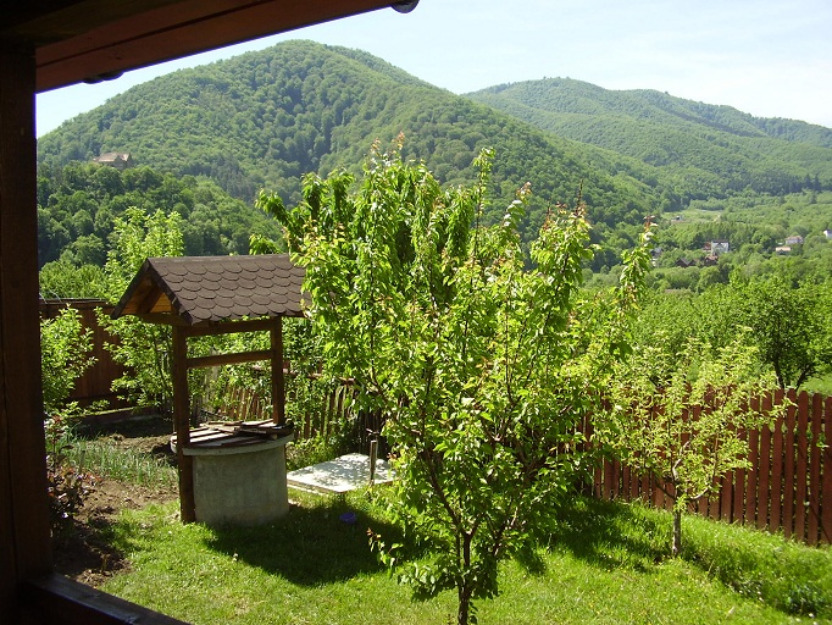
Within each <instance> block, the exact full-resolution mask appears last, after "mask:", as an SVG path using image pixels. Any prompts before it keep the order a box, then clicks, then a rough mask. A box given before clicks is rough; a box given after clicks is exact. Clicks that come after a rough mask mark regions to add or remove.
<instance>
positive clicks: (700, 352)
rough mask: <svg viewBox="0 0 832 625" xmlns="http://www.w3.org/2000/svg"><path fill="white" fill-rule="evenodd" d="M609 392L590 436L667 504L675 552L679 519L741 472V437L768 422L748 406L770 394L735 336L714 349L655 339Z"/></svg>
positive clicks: (751, 350) (750, 350) (769, 381)
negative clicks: (649, 479)
mask: <svg viewBox="0 0 832 625" xmlns="http://www.w3.org/2000/svg"><path fill="white" fill-rule="evenodd" d="M615 380H616V384H614V385H613V386H612V387H611V390H612V394H611V405H612V407H611V409H610V410H609V411H607V412H605V413H601V416H600V418H599V419H597V420H596V435H597V436H598V438H599V440H601V441H603V442H605V443H607V444H608V445H609V446H610V447H611V448H612V449H613V451H614V452H615V454H616V455H617V456H618V457H619V458H620V459H621V461H622V462H624V463H626V464H628V465H629V466H631V467H632V468H634V469H636V470H639V471H642V472H643V473H651V474H652V475H653V476H654V477H655V479H656V484H657V485H658V486H659V487H660V488H662V489H663V490H664V492H665V494H667V495H668V496H669V497H670V498H671V499H672V500H673V538H672V553H673V555H674V556H675V555H678V554H679V553H680V552H681V549H682V513H683V512H684V511H685V510H687V508H688V504H690V503H692V502H695V501H698V500H699V499H700V498H702V497H705V496H706V495H708V494H709V493H710V492H712V491H713V489H714V488H715V487H717V480H718V479H719V478H720V477H722V476H724V475H725V474H727V473H728V472H729V471H733V470H735V469H739V468H747V467H748V458H747V453H748V441H747V440H746V438H745V433H746V432H747V431H749V430H754V429H759V428H760V427H762V426H764V425H767V424H769V423H770V422H771V420H772V416H771V415H770V414H766V413H765V412H763V411H762V410H761V409H760V405H761V404H760V402H759V401H757V402H754V401H752V398H754V397H757V398H759V397H760V396H761V395H763V394H764V393H765V392H767V391H768V390H770V389H772V388H774V378H773V376H770V375H769V376H765V375H762V374H761V373H760V364H759V359H758V357H757V354H756V348H755V347H754V346H753V345H751V344H750V341H749V338H748V337H747V336H745V335H740V336H739V337H738V338H736V339H735V340H734V341H733V342H731V343H730V344H728V345H726V346H724V347H722V348H719V349H714V348H712V347H711V346H710V344H709V343H707V342H704V341H701V340H699V339H697V338H691V339H690V340H689V341H688V342H687V344H686V345H684V347H683V348H682V349H681V350H679V351H675V350H671V349H667V348H666V343H665V342H664V337H663V336H662V335H661V334H660V333H659V334H657V335H656V336H655V340H654V343H653V345H643V346H642V347H641V348H640V349H638V350H636V351H634V352H633V354H632V355H631V357H630V358H629V359H628V360H627V361H626V363H624V364H623V365H622V366H621V368H620V370H619V373H618V375H616V376H615Z"/></svg>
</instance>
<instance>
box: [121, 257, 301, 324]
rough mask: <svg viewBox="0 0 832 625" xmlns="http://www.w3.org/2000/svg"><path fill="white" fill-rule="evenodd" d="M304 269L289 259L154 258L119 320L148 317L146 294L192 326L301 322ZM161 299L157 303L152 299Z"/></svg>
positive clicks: (130, 290)
mask: <svg viewBox="0 0 832 625" xmlns="http://www.w3.org/2000/svg"><path fill="white" fill-rule="evenodd" d="M304 275H305V272H304V269H303V267H297V266H295V265H293V264H292V262H291V261H290V260H289V256H288V255H287V254H264V255H259V256H182V257H176V258H148V259H147V260H146V261H145V263H144V265H142V268H141V269H140V270H139V272H138V274H136V277H135V278H133V281H132V282H131V283H130V286H129V287H128V288H127V290H126V291H125V293H124V295H123V296H122V298H121V300H120V301H119V303H118V305H117V306H116V308H115V310H114V311H113V317H114V318H117V317H120V316H122V315H142V314H145V313H148V312H151V311H150V310H143V304H142V303H143V302H146V301H148V298H147V296H146V295H143V296H142V297H139V294H146V293H148V292H150V291H158V292H159V294H160V295H162V294H163V295H164V296H165V297H166V298H167V300H168V301H169V302H170V307H171V314H172V315H175V316H178V317H179V318H180V319H181V320H183V321H185V322H186V323H188V324H190V325H195V324H198V323H203V322H213V321H223V320H226V319H240V318H242V317H264V316H268V317H278V316H286V317H298V316H301V315H302V314H303V309H302V307H301V296H302V292H301V289H302V284H303V278H304ZM150 299H156V298H150Z"/></svg>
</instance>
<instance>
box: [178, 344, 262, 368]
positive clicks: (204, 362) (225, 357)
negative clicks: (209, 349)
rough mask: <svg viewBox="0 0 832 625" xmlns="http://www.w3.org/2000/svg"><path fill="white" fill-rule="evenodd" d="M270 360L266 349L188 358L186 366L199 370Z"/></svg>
mask: <svg viewBox="0 0 832 625" xmlns="http://www.w3.org/2000/svg"><path fill="white" fill-rule="evenodd" d="M270 358H271V352H270V351H269V350H268V349H261V350H255V351H250V352H238V353H236V354H212V355H210V356H199V357H197V358H188V360H187V366H188V368H189V369H199V368H205V367H217V366H219V365H236V364H240V363H244V362H257V361H259V360H269V359H270Z"/></svg>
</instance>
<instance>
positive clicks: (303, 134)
mask: <svg viewBox="0 0 832 625" xmlns="http://www.w3.org/2000/svg"><path fill="white" fill-rule="evenodd" d="M399 133H404V134H405V136H406V137H407V140H406V143H405V148H404V156H405V157H406V158H415V159H424V160H425V161H426V163H427V165H428V167H429V168H430V169H431V171H432V172H433V173H434V175H436V177H437V179H439V180H440V181H442V182H443V183H445V184H458V183H460V182H461V181H463V180H465V179H466V178H468V177H470V175H471V174H472V173H473V170H472V168H471V162H472V160H473V158H474V156H475V155H476V154H477V153H478V152H479V150H481V149H482V148H484V147H493V148H495V150H496V153H497V157H496V162H495V166H494V175H493V189H494V198H495V203H496V202H497V201H498V200H499V201H501V202H504V201H510V200H511V199H512V198H513V197H514V193H515V191H516V190H517V188H518V187H519V186H520V185H522V184H524V183H525V182H531V184H532V188H533V189H534V191H535V197H536V198H537V199H536V200H535V202H537V204H536V205H533V206H532V207H531V217H530V220H531V222H533V223H534V225H535V227H536V226H537V225H539V224H540V223H541V222H542V218H543V214H544V213H545V209H546V206H547V205H548V203H549V202H554V201H563V200H568V199H570V198H574V197H575V195H576V194H577V192H578V189H579V188H581V187H583V197H584V200H585V201H586V202H587V203H588V204H589V206H590V211H591V212H590V217H591V218H592V219H594V220H596V221H602V222H607V223H609V224H611V225H612V224H616V223H621V222H622V221H626V222H632V223H636V222H638V223H640V222H641V220H642V219H643V217H644V215H645V214H647V213H649V212H650V211H653V210H654V209H655V206H656V199H655V198H656V193H655V192H654V190H653V189H652V188H650V186H649V185H648V184H645V183H644V182H641V180H644V179H645V178H647V177H649V176H646V175H644V174H643V172H642V171H637V170H639V169H641V170H643V169H645V168H644V167H643V166H642V165H641V164H639V163H637V162H636V161H634V160H632V159H623V158H620V157H617V156H616V155H614V154H612V153H609V154H606V155H605V156H604V159H605V161H607V162H609V165H608V166H606V167H605V168H600V169H599V168H598V167H595V166H594V165H593V164H592V163H591V162H590V157H591V155H592V154H594V152H593V151H591V150H588V148H587V147H585V146H581V145H579V144H576V143H574V142H572V141H569V140H564V139H561V138H559V137H555V136H552V135H547V134H546V133H543V132H541V131H539V130H538V129H535V128H533V127H532V126H530V125H528V124H525V123H523V122H521V121H518V120H515V119H513V118H511V117H509V116H507V115H505V114H502V113H500V112H497V111H495V110H493V109H490V108H487V107H484V106H481V105H478V104H475V103H473V102H471V101H469V100H467V99H465V98H461V97H459V96H455V95H454V94H452V93H449V92H447V91H445V90H442V89H439V88H436V87H432V86H430V85H427V84H425V83H423V82H421V81H418V80H416V79H415V78H413V77H411V76H409V75H407V74H405V73H404V72H402V71H401V70H398V69H396V68H394V67H392V66H390V65H388V64H386V63H385V62H383V61H381V60H380V59H375V58H374V57H371V56H370V55H368V54H366V53H363V52H356V51H350V50H344V49H342V48H332V47H327V46H323V45H320V44H315V43H310V42H289V43H285V44H281V45H278V46H275V47H273V48H271V49H268V50H264V51H260V52H252V53H249V54H245V55H242V56H239V57H236V58H233V59H230V60H228V61H223V62H218V63H215V64H213V65H209V66H205V67H199V68H195V69H189V70H181V71H178V72H175V73H173V74H171V75H168V76H163V77H161V78H158V79H156V80H154V81H151V82H149V83H146V84H143V85H140V86H138V87H135V88H133V89H131V90H130V91H128V92H126V93H124V94H122V95H120V96H118V97H115V98H113V99H112V100H110V101H109V102H108V103H107V104H105V105H103V106H102V107H100V108H98V109H96V110H94V111H92V112H90V113H87V114H85V115H81V116H79V117H78V118H76V119H74V120H72V121H70V122H67V123H66V124H64V125H63V126H62V127H61V128H59V129H58V130H56V131H54V132H52V133H50V134H49V135H47V136H45V137H43V138H42V139H41V141H40V145H39V158H40V162H41V164H42V166H48V165H53V166H57V165H61V164H64V163H66V162H68V161H70V160H89V159H91V158H93V157H94V156H96V155H98V154H99V153H102V152H106V151H119V152H129V153H130V154H131V155H132V157H133V158H134V159H135V160H136V162H138V163H140V164H144V165H149V166H152V167H153V168H154V169H156V170H158V171H161V172H166V173H173V174H176V175H205V176H209V177H211V178H213V179H215V180H216V181H217V182H218V184H220V185H221V186H222V187H223V188H224V189H225V190H226V191H228V192H229V193H231V194H232V195H234V196H235V197H238V198H241V199H243V200H244V201H247V202H251V201H253V199H254V197H255V194H256V192H257V191H258V190H259V189H260V188H267V189H269V190H273V191H276V192H278V193H279V194H280V195H281V196H282V197H283V198H284V200H285V201H286V202H287V204H289V205H292V204H295V203H297V201H299V199H300V180H301V176H302V175H304V174H306V173H308V172H315V173H319V174H322V175H326V174H327V173H329V172H330V171H332V170H333V169H334V168H336V167H338V166H344V167H347V168H348V169H350V170H351V171H353V172H354V173H356V174H358V173H360V172H359V171H358V167H359V163H361V162H362V160H363V158H364V156H365V155H366V154H367V152H368V151H369V149H370V146H371V145H372V143H373V141H374V140H376V139H380V140H382V141H383V142H389V141H391V140H392V139H393V138H394V137H396V136H397V135H398V134H399ZM592 158H594V157H592ZM521 172H522V174H521ZM652 184H655V181H654V182H653V183H652ZM493 217H494V218H495V219H496V218H499V216H498V215H494V216H493Z"/></svg>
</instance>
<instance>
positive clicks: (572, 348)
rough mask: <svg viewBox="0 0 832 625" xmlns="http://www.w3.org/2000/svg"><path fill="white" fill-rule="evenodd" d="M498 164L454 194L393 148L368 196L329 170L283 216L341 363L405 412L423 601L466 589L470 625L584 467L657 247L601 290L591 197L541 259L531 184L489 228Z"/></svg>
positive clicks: (396, 443) (400, 508)
mask: <svg viewBox="0 0 832 625" xmlns="http://www.w3.org/2000/svg"><path fill="white" fill-rule="evenodd" d="M492 158H493V154H492V153H491V152H489V151H485V152H483V154H482V155H481V156H480V157H479V158H478V159H477V161H476V163H475V164H476V166H477V167H478V169H479V171H480V174H479V179H478V181H477V183H476V184H474V185H472V186H460V187H456V188H449V189H445V190H443V189H442V188H441V186H440V185H439V183H438V182H437V181H436V179H435V178H434V177H433V176H432V175H431V174H430V172H429V171H428V170H427V168H426V166H425V165H424V164H423V163H420V164H413V163H410V162H405V161H404V160H403V159H402V157H401V143H399V145H398V146H397V149H396V150H394V151H392V152H390V153H382V152H380V150H379V149H378V147H377V146H376V147H375V148H374V150H373V153H372V155H371V158H370V160H369V161H368V163H367V165H366V168H365V175H364V178H363V180H362V181H361V183H360V186H359V188H358V190H357V191H356V192H355V193H354V194H352V195H348V194H346V193H345V189H346V186H347V185H348V182H349V177H348V176H345V175H344V174H337V173H336V174H334V175H333V176H331V177H330V178H328V179H326V180H322V179H320V178H318V177H315V176H311V177H308V178H306V179H305V181H304V193H305V198H304V202H303V203H302V204H301V206H299V207H298V208H297V209H295V210H293V211H291V212H286V211H285V210H281V207H280V206H277V207H276V208H273V209H272V212H273V213H274V214H275V216H276V217H278V219H280V220H281V221H282V222H283V223H284V225H285V227H286V229H287V233H288V241H289V244H290V248H291V249H292V251H293V252H294V253H295V258H296V260H297V262H299V263H300V264H302V265H303V266H305V267H306V284H305V287H306V289H307V290H308V292H309V293H310V296H311V300H312V304H311V315H312V318H313V320H314V322H315V323H316V324H318V332H319V334H320V337H321V342H322V349H323V358H324V363H325V365H324V366H325V369H324V372H325V374H329V375H333V376H344V377H351V378H354V379H355V381H356V389H357V394H358V396H357V399H356V404H357V406H358V407H359V408H360V409H367V410H377V411H381V412H382V414H385V415H386V416H387V423H386V425H385V427H384V434H385V435H386V436H387V437H388V440H389V441H390V443H391V446H392V447H393V449H394V450H395V455H396V458H395V465H394V466H395V470H396V472H397V476H398V479H397V481H396V489H397V495H398V497H397V499H396V502H395V503H394V504H393V511H394V514H395V517H396V519H397V520H398V521H399V522H400V523H401V524H402V525H403V527H404V528H406V531H407V532H414V534H415V536H416V537H417V539H418V540H419V541H421V543H422V544H423V545H424V546H425V547H426V548H427V549H428V550H429V551H430V553H431V554H432V557H431V558H430V561H429V562H420V563H416V564H413V565H412V566H409V567H406V569H405V570H404V571H403V572H401V573H400V576H401V579H402V580H404V581H407V582H409V583H411V584H412V585H413V587H414V592H415V596H417V597H422V598H425V597H432V596H435V595H437V594H438V593H439V592H441V591H443V590H447V589H456V591H457V596H458V604H459V610H458V615H457V620H458V622H460V623H467V622H469V619H470V620H474V617H475V614H474V613H473V611H472V601H473V600H474V599H481V598H485V597H492V596H494V595H495V594H496V593H497V568H498V563H499V562H500V561H501V560H503V559H505V558H507V557H511V556H513V555H517V554H518V553H520V552H522V551H523V549H524V548H527V547H528V545H529V541H530V540H531V537H532V536H533V535H534V531H535V528H537V527H539V526H540V524H541V523H542V522H543V520H544V519H546V518H548V517H549V516H550V515H551V513H552V510H553V509H555V508H556V507H557V506H558V505H559V504H560V503H562V502H563V501H564V497H565V494H566V493H567V492H568V491H569V489H570V487H571V486H572V484H573V482H574V480H575V479H576V478H577V476H578V475H580V474H581V473H580V469H581V468H582V467H583V466H584V463H585V461H584V459H583V457H582V454H581V453H580V452H579V451H578V449H579V446H580V443H581V442H582V440H583V436H582V434H580V433H579V432H578V431H577V430H576V426H577V424H578V423H579V422H580V421H581V420H582V419H583V418H584V417H585V415H586V414H588V413H589V412H590V411H592V410H593V409H596V408H597V407H598V401H599V397H600V388H601V386H602V385H603V383H604V381H605V379H606V376H607V375H608V373H609V372H610V370H611V367H612V364H613V362H614V361H615V359H616V358H617V357H618V355H619V354H620V353H621V352H622V351H624V350H625V349H626V340H625V335H624V331H625V323H624V321H625V316H626V310H627V309H628V308H629V307H630V306H631V304H632V303H633V301H634V298H635V297H636V295H637V293H638V291H639V289H640V286H641V284H642V281H643V272H644V270H645V268H646V266H647V263H648V258H649V256H648V254H647V252H646V249H645V248H639V249H638V250H637V251H636V252H635V253H634V254H632V255H631V257H630V258H628V259H627V261H626V264H625V271H624V275H623V278H622V286H621V288H620V289H619V290H617V291H615V292H613V293H608V294H598V296H597V297H594V298H593V297H588V296H587V295H586V294H585V293H584V292H583V291H582V290H581V289H580V288H579V287H580V284H581V280H582V275H583V271H582V265H583V263H584V262H585V261H586V260H588V259H589V258H590V257H591V254H592V252H591V250H590V249H589V247H588V243H589V224H588V223H587V221H586V219H585V217H584V208H583V205H581V204H578V205H577V206H576V207H575V208H573V209H567V208H566V207H565V206H558V207H557V208H556V209H553V210H552V211H551V212H550V214H549V215H548V216H547V218H546V221H545V222H544V225H543V227H542V228H541V230H540V236H539V239H538V240H537V241H535V242H534V243H533V244H532V246H531V257H530V258H525V257H524V254H523V251H522V247H521V240H520V236H519V233H518V226H519V224H520V222H521V220H522V218H523V209H524V205H525V204H526V201H527V197H528V193H529V190H528V187H523V188H522V189H521V190H520V192H519V194H518V197H517V199H516V200H515V201H514V202H512V203H511V204H510V205H509V206H508V208H507V209H506V211H505V213H504V215H503V218H502V219H501V220H500V223H499V224H498V225H495V226H492V227H483V226H482V225H481V223H482V220H483V214H484V207H485V205H486V196H485V189H486V187H487V183H488V179H489V172H490V169H491V164H492ZM268 202H269V200H265V201H264V203H268ZM270 206H273V207H274V206H275V202H274V201H273V200H272V201H271V204H270ZM472 223H473V224H474V227H473V228H472V227H471V224H472ZM529 262H531V263H533V264H534V265H535V270H534V271H527V270H526V269H525V266H526V264H527V263H529ZM376 540H377V541H378V542H377V543H376V544H377V546H379V547H380V548H381V543H382V541H381V538H379V537H376ZM382 552H383V556H384V558H386V559H387V561H388V562H390V563H391V564H392V563H393V562H395V561H396V559H397V557H398V554H397V547H396V546H395V545H391V546H390V550H389V551H388V550H387V549H382Z"/></svg>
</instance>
